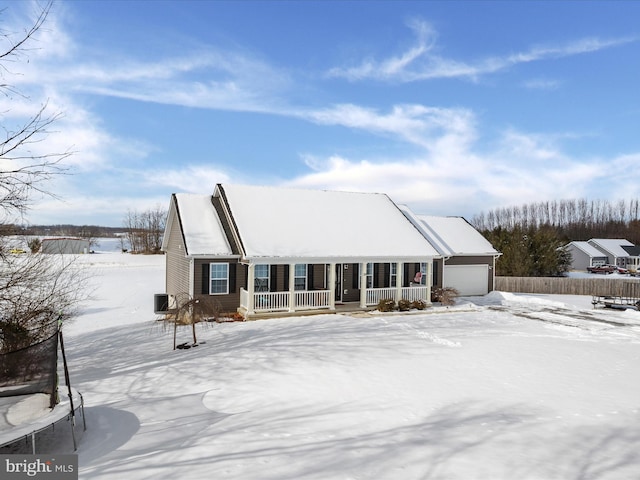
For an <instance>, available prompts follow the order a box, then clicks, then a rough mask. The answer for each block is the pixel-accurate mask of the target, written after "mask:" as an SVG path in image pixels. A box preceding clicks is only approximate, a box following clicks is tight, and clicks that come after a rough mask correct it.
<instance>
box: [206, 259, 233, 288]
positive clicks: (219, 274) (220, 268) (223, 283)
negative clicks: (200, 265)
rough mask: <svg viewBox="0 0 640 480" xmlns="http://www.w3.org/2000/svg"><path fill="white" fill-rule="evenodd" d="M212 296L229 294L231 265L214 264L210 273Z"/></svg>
mask: <svg viewBox="0 0 640 480" xmlns="http://www.w3.org/2000/svg"><path fill="white" fill-rule="evenodd" d="M209 282H210V288H209V293H210V294H211V295H226V294H228V293H229V264H228V263H212V264H210V271H209Z"/></svg>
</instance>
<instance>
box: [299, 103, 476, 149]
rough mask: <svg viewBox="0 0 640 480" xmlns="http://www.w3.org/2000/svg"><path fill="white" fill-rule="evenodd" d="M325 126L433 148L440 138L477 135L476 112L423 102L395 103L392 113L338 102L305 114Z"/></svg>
mask: <svg viewBox="0 0 640 480" xmlns="http://www.w3.org/2000/svg"><path fill="white" fill-rule="evenodd" d="M302 115H303V116H304V117H305V118H306V119H308V120H310V121H313V122H316V123H319V124H322V125H340V126H343V127H348V128H353V129H358V130H364V131H368V132H371V133H374V134H382V135H387V136H393V137H396V138H398V139H401V140H403V141H406V142H409V143H412V144H415V145H418V146H421V147H423V148H425V149H431V148H432V147H433V145H434V142H435V141H436V139H442V138H444V137H447V136H455V137H456V140H457V141H458V142H460V143H462V144H464V143H467V142H468V141H470V140H471V139H472V138H473V132H474V129H473V124H474V122H475V118H474V115H473V114H472V112H471V111H469V110H467V109H462V108H438V107H428V106H424V105H419V104H404V105H395V106H393V107H392V108H391V110H390V111H389V112H388V113H379V112H378V111H377V110H375V109H371V108H365V107H361V106H358V105H353V104H341V105H334V106H332V107H329V108H326V109H321V110H309V111H306V112H304V113H303V114H302Z"/></svg>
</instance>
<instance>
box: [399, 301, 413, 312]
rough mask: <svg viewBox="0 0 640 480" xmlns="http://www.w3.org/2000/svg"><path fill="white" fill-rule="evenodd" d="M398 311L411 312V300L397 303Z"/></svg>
mask: <svg viewBox="0 0 640 480" xmlns="http://www.w3.org/2000/svg"><path fill="white" fill-rule="evenodd" d="M398 310H400V311H401V312H408V311H409V310H411V300H407V299H406V298H403V299H402V300H400V301H399V302H398Z"/></svg>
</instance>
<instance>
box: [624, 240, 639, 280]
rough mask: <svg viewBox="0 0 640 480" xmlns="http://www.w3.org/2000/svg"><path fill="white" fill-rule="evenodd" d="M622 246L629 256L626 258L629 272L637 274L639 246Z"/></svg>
mask: <svg viewBox="0 0 640 480" xmlns="http://www.w3.org/2000/svg"><path fill="white" fill-rule="evenodd" d="M622 248H623V249H624V251H625V252H627V254H628V255H629V258H628V259H627V268H628V269H629V272H631V273H633V274H637V273H638V272H640V247H636V246H635V245H634V246H633V247H629V246H623V247H622Z"/></svg>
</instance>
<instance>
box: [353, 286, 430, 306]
mask: <svg viewBox="0 0 640 480" xmlns="http://www.w3.org/2000/svg"><path fill="white" fill-rule="evenodd" d="M427 293H428V291H427V287H426V286H422V285H420V286H412V287H402V289H401V293H400V294H401V295H402V297H401V298H398V289H397V288H396V287H389V288H368V289H367V300H366V301H367V305H377V304H378V302H379V301H380V300H387V299H391V300H393V301H395V302H397V301H398V300H401V299H405V300H409V301H410V302H413V301H415V300H425V301H427Z"/></svg>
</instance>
